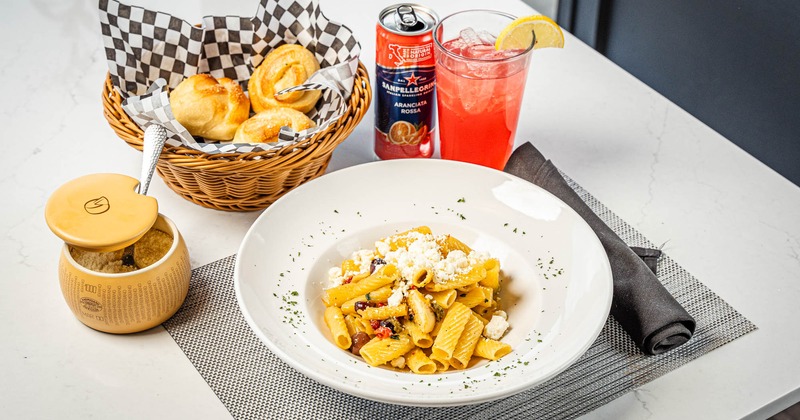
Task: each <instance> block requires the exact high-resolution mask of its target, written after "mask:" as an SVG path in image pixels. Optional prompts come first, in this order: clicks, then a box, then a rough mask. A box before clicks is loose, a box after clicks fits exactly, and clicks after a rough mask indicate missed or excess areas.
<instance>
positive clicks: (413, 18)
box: [397, 4, 424, 31]
mask: <svg viewBox="0 0 800 420" xmlns="http://www.w3.org/2000/svg"><path fill="white" fill-rule="evenodd" d="M397 15H398V16H399V17H400V28H402V29H403V30H404V31H413V30H416V29H417V28H416V26H419V25H420V24H422V22H420V21H419V19H417V14H416V13H414V8H413V7H411V6H409V5H407V4H402V5H400V6H398V7H397ZM423 25H424V24H423Z"/></svg>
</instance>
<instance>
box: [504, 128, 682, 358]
mask: <svg viewBox="0 0 800 420" xmlns="http://www.w3.org/2000/svg"><path fill="white" fill-rule="evenodd" d="M505 171H506V172H508V173H510V174H512V175H516V176H518V177H520V178H522V179H525V180H527V181H530V182H531V183H533V184H536V185H538V186H540V187H542V188H544V189H545V190H547V191H549V192H550V193H551V194H553V195H555V196H556V197H558V198H560V199H561V200H562V201H564V202H565V203H567V204H568V205H569V206H570V207H572V208H573V209H574V210H575V211H576V212H577V213H578V214H579V215H580V216H581V217H583V219H584V220H585V221H586V223H588V224H589V226H590V227H591V228H592V230H594V232H595V234H597V237H598V238H600V242H601V243H602V244H603V248H605V251H606V254H608V260H609V262H610V263H611V273H612V276H613V279H614V298H613V300H612V302H611V315H613V316H614V318H615V319H616V320H617V321H618V322H619V323H620V325H621V326H622V328H623V329H624V330H625V331H626V332H627V333H628V335H630V337H631V338H632V339H633V341H634V342H635V343H636V345H637V346H639V348H640V349H642V351H643V352H645V353H646V354H661V353H664V352H666V351H669V350H671V349H673V348H675V347H678V346H680V345H681V344H683V343H685V342H687V341H689V339H690V338H692V334H693V333H694V328H695V321H694V318H692V316H691V315H689V313H688V312H686V310H685V309H684V308H683V307H682V306H681V305H680V304H679V303H678V302H677V301H676V300H675V298H674V297H673V296H672V295H671V294H670V293H669V292H668V291H667V289H665V288H664V286H663V285H662V284H661V282H659V281H658V277H656V275H655V272H654V270H651V268H649V267H648V264H647V263H646V262H645V260H648V261H649V262H650V264H651V266H652V267H653V268H655V265H654V263H653V262H654V261H657V259H658V257H659V256H660V251H658V250H649V249H646V248H637V250H638V251H639V253H640V254H642V257H640V256H639V255H637V253H636V252H635V251H634V250H633V249H631V248H630V247H629V246H628V245H627V244H626V243H625V242H624V241H623V240H622V239H620V237H619V236H617V234H616V233H614V231H612V230H611V228H609V227H608V226H607V225H606V224H605V223H603V221H602V220H601V219H600V218H599V217H598V216H597V215H596V214H595V213H594V212H593V211H592V210H591V209H590V208H589V206H587V205H586V203H584V202H583V200H581V198H580V197H579V196H578V194H577V193H575V191H574V190H573V189H572V188H571V187H570V186H569V185H568V184H567V182H566V180H564V178H563V177H562V176H561V174H560V173H559V172H558V169H557V168H556V167H555V166H554V165H553V163H552V162H550V160H548V159H545V157H544V156H542V154H541V153H540V152H539V151H538V150H536V148H535V147H533V145H532V144H530V143H525V144H523V145H522V146H520V147H518V148H517V149H516V150H515V151H514V153H512V154H511V157H510V158H509V160H508V163H507V164H506V167H505ZM656 251H657V252H656ZM654 258H655V259H654Z"/></svg>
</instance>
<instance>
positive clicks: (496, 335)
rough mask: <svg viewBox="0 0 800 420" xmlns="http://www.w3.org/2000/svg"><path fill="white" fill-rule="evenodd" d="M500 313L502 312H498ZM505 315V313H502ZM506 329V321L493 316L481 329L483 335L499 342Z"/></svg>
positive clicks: (500, 317)
mask: <svg viewBox="0 0 800 420" xmlns="http://www.w3.org/2000/svg"><path fill="white" fill-rule="evenodd" d="M498 312H502V311H498ZM503 314H505V312H503ZM507 329H508V321H506V320H505V319H504V318H503V317H502V316H498V315H493V316H492V320H491V321H489V323H488V324H486V326H485V327H484V328H483V335H484V337H486V338H491V339H492V340H499V339H500V338H501V337H503V334H505V333H506V330H507Z"/></svg>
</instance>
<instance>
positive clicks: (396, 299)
mask: <svg viewBox="0 0 800 420" xmlns="http://www.w3.org/2000/svg"><path fill="white" fill-rule="evenodd" d="M410 286H411V282H410V281H401V282H400V285H399V286H397V287H396V288H395V289H394V290H393V291H392V295H391V296H389V299H387V300H386V304H387V305H389V306H397V305H399V304H401V303H403V298H404V297H406V296H408V289H409V287H410Z"/></svg>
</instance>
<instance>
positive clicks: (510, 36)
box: [494, 15, 564, 50]
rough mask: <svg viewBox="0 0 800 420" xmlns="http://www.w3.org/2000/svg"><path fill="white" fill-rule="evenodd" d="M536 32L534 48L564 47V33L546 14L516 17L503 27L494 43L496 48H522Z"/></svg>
mask: <svg viewBox="0 0 800 420" xmlns="http://www.w3.org/2000/svg"><path fill="white" fill-rule="evenodd" d="M534 33H535V34H536V43H535V44H534V45H533V48H534V49H539V48H564V33H563V32H561V27H559V26H558V24H557V23H555V22H554V21H553V20H552V19H550V18H549V17H547V16H542V15H534V16H524V17H521V18H517V19H516V20H514V21H513V22H511V23H509V24H508V26H506V27H505V28H503V30H502V31H501V32H500V35H498V36H497V41H496V42H495V43H494V48H495V49H496V50H512V49H521V50H524V49H526V48H528V47H529V46H530V45H531V42H533V34H534Z"/></svg>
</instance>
